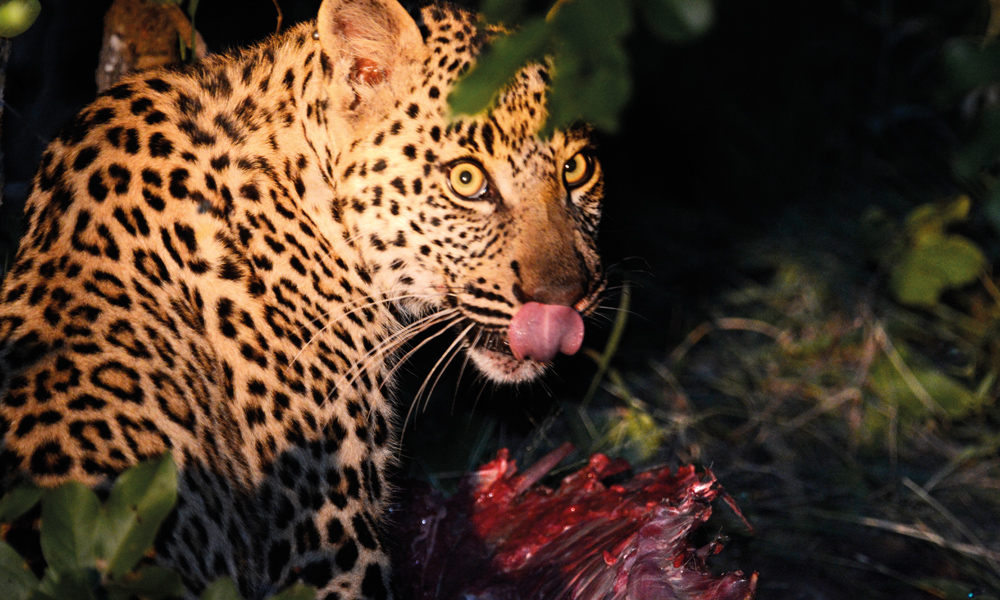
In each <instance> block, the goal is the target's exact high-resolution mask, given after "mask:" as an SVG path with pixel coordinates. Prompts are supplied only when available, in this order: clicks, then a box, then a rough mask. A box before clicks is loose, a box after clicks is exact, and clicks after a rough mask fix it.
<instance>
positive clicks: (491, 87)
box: [448, 19, 551, 115]
mask: <svg viewBox="0 0 1000 600" xmlns="http://www.w3.org/2000/svg"><path fill="white" fill-rule="evenodd" d="M550 38H551V31H550V29H549V25H548V24H547V23H546V22H545V21H544V20H541V19H536V20H534V21H530V22H528V23H526V24H525V25H524V26H523V27H521V29H520V30H519V31H517V32H516V33H514V34H513V35H510V36H505V37H502V38H500V39H499V40H497V41H496V43H495V44H494V45H493V46H492V47H491V48H490V49H489V50H487V51H486V52H485V53H484V54H482V55H481V56H480V57H479V58H478V59H477V60H476V64H475V66H474V67H473V68H472V70H470V71H469V72H468V73H466V74H465V76H463V77H462V78H461V79H459V80H458V83H456V84H455V87H454V89H453V90H452V92H451V95H450V96H449V97H448V102H449V104H450V105H451V110H452V112H454V113H455V114H463V115H476V114H479V113H481V112H483V111H484V110H486V109H487V108H489V106H490V105H491V104H492V103H493V101H494V100H495V99H496V97H497V95H498V93H499V92H500V90H502V89H503V88H504V87H505V86H506V85H507V83H508V82H509V81H510V80H511V78H513V77H514V75H515V74H517V72H518V71H519V70H520V69H521V67H523V66H524V65H526V64H527V63H528V62H529V61H532V60H538V61H540V60H543V59H544V57H545V55H546V53H547V50H548V47H549V41H550Z"/></svg>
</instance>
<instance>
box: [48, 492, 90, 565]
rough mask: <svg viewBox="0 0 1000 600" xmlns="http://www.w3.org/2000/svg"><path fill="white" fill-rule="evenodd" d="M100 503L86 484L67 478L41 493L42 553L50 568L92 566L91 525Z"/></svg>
mask: <svg viewBox="0 0 1000 600" xmlns="http://www.w3.org/2000/svg"><path fill="white" fill-rule="evenodd" d="M99 510H100V505H99V503H98V501H97V495H96V494H94V492H93V491H91V490H90V488H88V487H87V486H85V485H83V484H82V483H79V482H76V481H70V482H67V483H64V484H62V485H60V486H59V487H57V488H53V489H49V490H45V492H44V494H43V496H42V525H41V544H42V555H44V556H45V560H46V561H47V562H48V564H49V567H50V570H54V571H57V572H65V573H69V572H71V571H74V570H78V569H86V568H90V567H93V566H94V561H95V554H94V541H95V540H94V537H95V536H94V529H95V526H96V525H97V518H98V512H99Z"/></svg>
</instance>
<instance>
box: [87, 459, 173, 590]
mask: <svg viewBox="0 0 1000 600" xmlns="http://www.w3.org/2000/svg"><path fill="white" fill-rule="evenodd" d="M176 501H177V467H176V465H174V461H173V459H172V458H171V456H170V453H169V452H168V453H166V454H164V455H163V456H162V457H160V458H159V459H156V460H152V461H148V462H144V463H141V464H138V465H136V466H134V467H132V468H130V469H128V470H127V471H125V472H124V473H122V474H121V475H120V476H119V477H118V479H117V480H116V481H115V483H114V486H113V487H112V488H111V494H110V495H109V496H108V501H107V505H106V507H105V512H104V514H103V518H102V519H101V525H102V527H101V532H102V535H101V548H100V551H99V552H100V555H101V556H102V557H103V558H105V559H106V560H107V561H108V566H107V573H108V575H110V576H111V577H112V578H113V579H116V580H120V579H121V578H122V577H123V576H124V575H125V573H127V572H128V571H130V570H132V568H133V567H135V565H136V564H138V562H139V560H140V559H141V558H142V556H143V554H145V553H146V550H148V549H149V547H150V546H151V545H152V544H153V540H154V539H155V537H156V532H157V530H158V529H159V527H160V524H161V523H162V522H163V519H164V518H166V516H167V515H168V514H169V513H170V511H171V510H172V509H173V507H174V503H175V502H176Z"/></svg>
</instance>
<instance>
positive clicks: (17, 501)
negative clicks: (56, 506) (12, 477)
mask: <svg viewBox="0 0 1000 600" xmlns="http://www.w3.org/2000/svg"><path fill="white" fill-rule="evenodd" d="M41 498H42V488H40V487H38V486H36V485H33V484H24V485H19V486H17V487H16V488H14V489H12V490H11V491H9V492H7V493H6V494H4V496H3V498H0V523H10V522H11V521H13V520H15V519H17V518H18V517H20V516H21V515H23V514H24V513H26V512H28V511H29V510H31V508H32V507H33V506H35V505H36V504H38V501H39V500H40V499H41Z"/></svg>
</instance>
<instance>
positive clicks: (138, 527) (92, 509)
mask: <svg viewBox="0 0 1000 600" xmlns="http://www.w3.org/2000/svg"><path fill="white" fill-rule="evenodd" d="M176 498H177V469H176V467H175V465H174V463H173V460H172V459H171V457H170V455H169V454H168V455H165V456H163V457H162V458H160V459H158V460H155V461H150V462H146V463H142V464H140V465H137V466H135V467H133V468H131V469H129V470H128V471H126V472H125V473H123V474H122V475H121V476H120V477H119V478H118V480H117V481H116V482H115V483H114V485H113V486H112V488H111V491H110V493H109V495H108V499H107V501H106V502H104V503H103V504H102V503H101V502H100V501H99V500H98V498H97V494H95V493H94V491H93V490H91V489H89V488H88V487H86V486H85V485H83V484H81V483H78V482H68V483H66V484H63V485H61V486H58V487H55V488H51V489H41V488H37V487H21V488H16V489H14V490H12V491H11V492H9V493H8V494H7V495H5V496H4V497H3V499H2V500H0V517H2V518H3V519H4V520H6V521H9V520H13V519H16V518H18V517H19V516H21V515H23V514H24V513H25V512H26V511H27V510H29V509H30V508H31V507H32V506H33V505H34V504H35V503H36V502H37V501H39V500H40V501H41V505H42V510H41V525H40V537H41V539H40V541H41V547H42V554H43V556H44V557H45V561H46V563H47V568H46V570H45V573H44V575H43V576H42V578H41V580H39V579H37V578H35V576H34V575H33V574H32V573H31V571H30V570H28V567H27V565H26V564H25V562H24V560H23V559H22V558H21V557H20V556H18V554H17V553H16V552H15V551H14V549H13V548H11V547H10V546H9V545H7V544H6V543H5V542H0V577H2V578H3V580H4V582H6V583H12V584H13V585H14V587H15V589H16V590H17V592H16V593H15V594H14V596H13V598H15V599H22V598H23V599H28V598H31V599H33V600H45V599H49V598H55V599H60V598H80V599H90V598H109V599H111V600H114V599H117V598H122V599H124V598H128V597H130V596H140V597H143V598H150V599H156V598H168V597H171V596H176V595H178V594H180V593H181V585H180V579H179V578H178V577H177V575H176V574H174V573H172V572H170V571H168V570H167V569H164V568H163V567H157V566H154V565H143V566H139V567H138V569H136V566H137V565H138V564H139V562H140V560H141V559H142V557H143V555H144V554H145V552H146V550H147V548H149V547H150V545H151V544H152V543H153V538H154V537H155V535H156V531H157V529H159V526H160V523H161V522H162V521H163V519H164V518H166V516H167V514H168V513H169V512H170V510H172V508H173V506H174V502H175V501H176Z"/></svg>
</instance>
